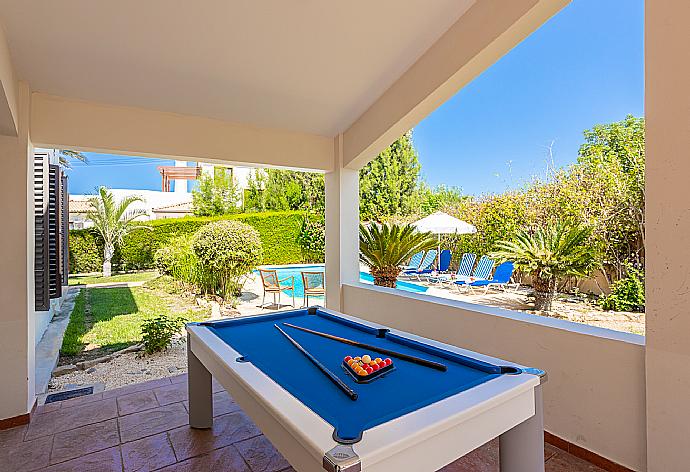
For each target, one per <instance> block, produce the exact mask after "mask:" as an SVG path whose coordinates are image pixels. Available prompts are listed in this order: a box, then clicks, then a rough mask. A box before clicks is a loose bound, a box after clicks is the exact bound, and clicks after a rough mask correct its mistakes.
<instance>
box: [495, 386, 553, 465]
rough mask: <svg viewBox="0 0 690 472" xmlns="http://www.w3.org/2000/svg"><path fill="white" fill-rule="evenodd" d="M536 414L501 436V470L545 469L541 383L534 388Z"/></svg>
mask: <svg viewBox="0 0 690 472" xmlns="http://www.w3.org/2000/svg"><path fill="white" fill-rule="evenodd" d="M534 402H535V405H534V406H535V408H534V416H532V417H531V418H529V419H528V420H526V421H523V422H522V423H520V424H519V425H517V426H515V427H513V428H512V429H509V430H508V431H506V432H505V433H503V434H501V435H500V436H499V439H498V441H499V446H498V447H499V457H500V459H499V460H500V465H501V472H543V471H544V409H543V406H542V393H541V385H539V386H537V387H536V388H535V389H534Z"/></svg>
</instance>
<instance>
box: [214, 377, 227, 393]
mask: <svg viewBox="0 0 690 472" xmlns="http://www.w3.org/2000/svg"><path fill="white" fill-rule="evenodd" d="M211 388H212V389H213V393H218V392H224V391H225V387H223V386H222V385H221V384H220V382H218V381H217V380H216V379H213V380H212V384H211Z"/></svg>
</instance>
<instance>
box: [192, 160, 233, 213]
mask: <svg viewBox="0 0 690 472" xmlns="http://www.w3.org/2000/svg"><path fill="white" fill-rule="evenodd" d="M241 198H242V196H241V193H240V189H239V187H238V185H237V182H236V181H235V178H234V176H233V175H232V171H231V170H229V169H226V168H223V167H214V168H213V175H203V176H202V177H201V179H199V187H198V188H197V189H194V190H192V204H193V206H194V210H193V211H194V214H195V215H196V216H220V215H227V214H229V213H236V212H238V211H239V206H238V205H239V203H240V202H241Z"/></svg>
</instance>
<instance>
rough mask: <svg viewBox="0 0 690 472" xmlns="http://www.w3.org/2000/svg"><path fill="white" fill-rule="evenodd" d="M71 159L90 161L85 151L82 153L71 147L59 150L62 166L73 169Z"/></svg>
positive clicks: (85, 162) (86, 162)
mask: <svg viewBox="0 0 690 472" xmlns="http://www.w3.org/2000/svg"><path fill="white" fill-rule="evenodd" d="M70 159H74V160H76V161H80V162H83V163H84V164H88V163H89V158H88V157H86V154H84V153H81V152H79V151H72V150H70V149H60V150H58V160H59V161H58V162H60V165H61V166H63V167H66V168H67V169H71V168H72V165H71V164H70Z"/></svg>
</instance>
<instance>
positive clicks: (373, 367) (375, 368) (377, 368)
mask: <svg viewBox="0 0 690 472" xmlns="http://www.w3.org/2000/svg"><path fill="white" fill-rule="evenodd" d="M371 368H372V369H374V372H376V371H377V370H379V369H380V367H379V365H378V364H373V365H372V366H371Z"/></svg>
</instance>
